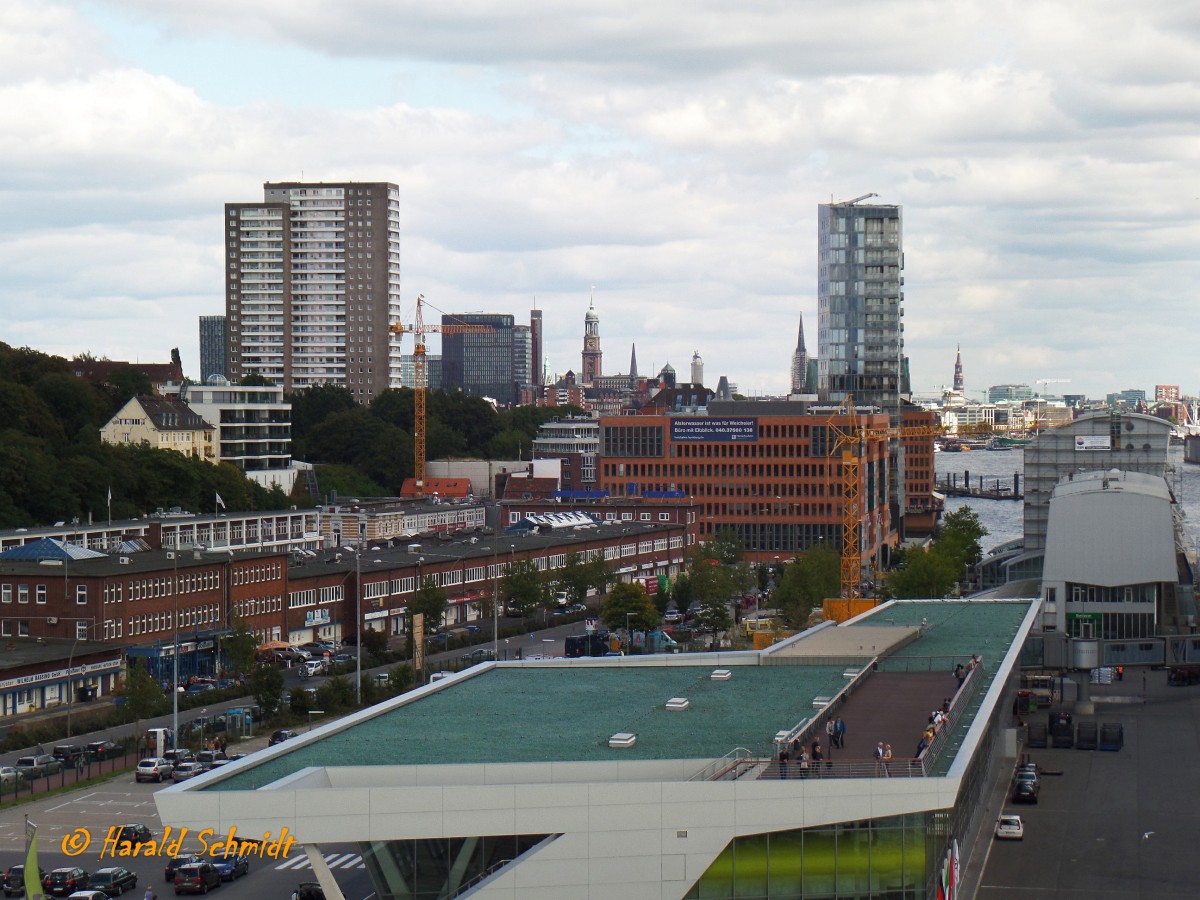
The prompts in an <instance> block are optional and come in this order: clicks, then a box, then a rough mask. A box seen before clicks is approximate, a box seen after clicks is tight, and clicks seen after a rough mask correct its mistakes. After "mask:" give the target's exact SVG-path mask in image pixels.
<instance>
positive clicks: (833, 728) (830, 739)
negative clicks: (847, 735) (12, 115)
mask: <svg viewBox="0 0 1200 900" xmlns="http://www.w3.org/2000/svg"><path fill="white" fill-rule="evenodd" d="M825 737H826V738H827V740H826V743H827V744H828V745H829V749H830V750H832V749H833V748H834V747H836V746H837V725H836V723H835V722H834V720H833V717H832V716H831V717H830V718H828V719H826V720H825Z"/></svg>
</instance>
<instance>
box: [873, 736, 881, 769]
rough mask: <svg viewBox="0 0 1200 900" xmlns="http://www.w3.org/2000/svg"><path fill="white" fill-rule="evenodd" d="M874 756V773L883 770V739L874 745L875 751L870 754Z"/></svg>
mask: <svg viewBox="0 0 1200 900" xmlns="http://www.w3.org/2000/svg"><path fill="white" fill-rule="evenodd" d="M871 755H872V756H874V757H875V774H876V775H878V774H880V773H881V772H883V741H880V742H879V743H878V744H876V745H875V752H874V753H873V754H871Z"/></svg>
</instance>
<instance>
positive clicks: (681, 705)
mask: <svg viewBox="0 0 1200 900" xmlns="http://www.w3.org/2000/svg"><path fill="white" fill-rule="evenodd" d="M690 705H691V704H689V703H688V698H687V697H672V698H671V699H670V700H668V701H667V709H687V708H688V706H690Z"/></svg>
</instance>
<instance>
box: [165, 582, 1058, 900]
mask: <svg viewBox="0 0 1200 900" xmlns="http://www.w3.org/2000/svg"><path fill="white" fill-rule="evenodd" d="M1039 605H1040V604H1039V602H1038V601H1037V600H1036V599H1033V600H1010V601H895V602H892V603H889V604H887V605H885V606H882V607H879V608H877V609H875V610H872V611H871V613H869V614H867V615H864V616H862V617H859V619H856V620H853V621H851V622H848V623H845V624H843V625H837V624H835V623H833V622H827V623H824V624H822V625H820V626H817V627H816V628H813V629H810V630H809V631H806V632H804V633H802V634H800V635H797V636H796V637H794V638H790V639H788V640H787V641H784V642H782V643H780V644H777V645H775V646H774V647H772V648H770V649H769V650H766V651H760V652H735V653H700V654H681V655H674V656H670V655H668V656H643V657H637V656H634V657H616V658H600V659H580V660H550V659H546V660H536V661H535V660H526V661H522V662H512V663H508V662H502V663H485V664H482V665H478V666H474V667H472V668H470V669H467V670H465V671H463V672H461V673H460V674H458V675H456V676H454V677H451V678H449V679H446V680H444V681H437V682H433V683H431V684H429V685H427V686H425V687H421V688H418V689H416V690H414V691H410V692H408V693H406V694H402V695H400V696H398V697H396V698H394V699H392V700H389V701H386V702H384V703H381V704H379V705H377V706H374V707H371V708H369V709H366V710H364V711H362V712H360V713H357V714H354V715H351V716H348V717H346V718H344V719H340V720H337V721H334V722H331V723H329V724H327V725H325V726H324V727H322V728H320V729H317V730H314V731H313V732H311V733H309V734H305V735H301V736H300V737H298V738H295V739H292V740H289V741H287V742H286V743H283V744H280V745H277V746H275V747H272V748H267V749H266V750H263V751H260V752H258V753H255V754H253V755H252V756H249V757H246V758H245V759H243V760H239V761H237V762H234V763H232V764H230V765H228V766H225V767H223V768H221V769H219V770H214V771H212V772H209V773H206V774H204V775H201V776H199V777H197V778H195V779H192V780H190V781H187V782H184V783H182V784H179V785H176V786H174V787H171V788H167V789H165V790H162V791H159V792H158V793H156V794H155V801H156V803H157V805H158V809H159V813H160V815H161V817H162V822H163V824H164V825H171V826H174V827H187V828H189V829H193V830H195V829H202V828H214V829H217V830H218V831H220V832H227V831H228V830H229V829H230V828H231V827H233V826H236V827H237V829H238V833H239V834H241V835H244V836H259V835H262V834H265V833H267V832H270V833H271V834H272V835H273V836H278V835H279V834H280V833H281V831H282V829H284V828H286V829H287V830H288V832H289V833H291V834H294V835H295V836H296V838H297V841H298V842H299V844H300V845H301V846H302V847H303V851H304V852H305V853H306V854H307V856H308V859H309V860H310V861H311V863H312V866H313V871H314V873H315V875H316V878H317V880H319V881H320V882H321V885H322V887H323V888H324V890H325V896H326V897H327V898H330V900H341V897H342V894H341V891H340V889H339V887H338V885H337V881H336V879H335V878H334V876H333V872H332V871H331V869H330V867H329V861H328V860H327V859H326V857H325V854H324V853H323V852H322V845H323V844H344V843H347V842H353V843H356V844H357V845H358V849H359V852H360V853H361V855H362V858H363V862H364V863H365V865H366V868H367V871H368V873H369V874H370V876H371V878H372V881H373V885H374V889H375V893H376V895H377V896H378V897H379V898H380V900H418V898H422V900H423V898H432V897H454V896H465V895H467V894H470V895H471V896H477V897H479V898H505V900H516V898H521V900H530V898H534V900H541V898H545V900H550V898H554V900H569V898H581V900H582V898H588V900H595V898H608V897H612V898H621V900H638V898H656V900H664V898H689V900H692V898H694V900H701V898H733V897H761V898H783V897H801V896H814V897H815V896H820V897H838V898H841V897H856V898H860V897H861V898H870V897H879V898H884V897H887V898H907V900H933V898H934V897H940V896H943V895H944V894H943V893H942V892H943V891H944V890H946V888H947V887H948V885H947V884H946V879H947V878H948V873H950V872H956V873H957V872H958V871H959V870H960V869H965V866H966V862H967V860H969V859H970V858H971V857H972V856H973V855H974V854H978V853H983V852H985V851H986V843H987V842H989V841H990V829H989V828H988V827H987V826H986V824H983V819H984V818H986V817H987V815H988V812H987V809H986V808H987V805H988V804H987V802H986V798H987V796H988V792H989V789H990V787H991V784H992V783H993V782H994V780H995V779H996V778H1004V777H1007V774H1006V772H1007V770H1006V767H1005V765H1004V761H1005V760H1006V759H1009V760H1010V759H1011V757H1012V755H1013V754H1014V753H1015V752H1016V739H1015V732H1014V730H1013V728H1012V727H1011V724H1012V720H1011V715H1010V709H1011V705H1012V701H1013V698H1014V689H1015V681H1016V679H1015V673H1016V672H1017V667H1018V663H1019V657H1020V652H1021V647H1022V645H1023V643H1024V641H1025V638H1026V636H1027V635H1028V633H1029V631H1030V629H1031V628H1032V626H1033V624H1034V622H1035V620H1036V618H1037V616H1038V607H1039ZM979 653H985V654H986V655H984V656H979V655H977V654H979ZM955 661H958V662H961V663H964V664H965V667H966V676H965V679H964V680H963V681H962V683H961V685H960V686H958V687H957V688H956V687H954V684H955V676H954V675H953V674H952V672H951V670H952V669H953V664H954V663H955ZM943 698H945V699H944V700H943ZM943 703H944V704H945V708H948V710H949V712H948V714H947V718H946V720H945V724H944V726H942V727H940V730H939V731H938V733H937V735H936V736H935V737H934V738H933V740H932V742H931V743H930V744H928V745H927V748H926V749H925V750H923V751H922V750H918V753H919V755H917V756H915V757H914V756H913V755H912V754H913V753H914V751H913V749H912V744H910V743H908V737H909V736H910V735H911V737H912V739H913V742H914V743H915V742H916V738H917V737H918V736H919V735H920V733H921V729H922V728H923V727H925V722H926V717H927V716H928V715H929V713H928V710H929V709H930V707H931V706H932V707H933V708H938V709H941V708H943ZM872 704H874V706H872ZM856 710H857V712H856ZM872 710H875V711H874V712H873V711H872ZM835 714H837V715H844V716H845V717H846V719H847V721H850V722H852V723H854V726H853V727H854V729H855V730H856V731H855V736H854V737H853V738H851V744H850V746H851V747H853V746H855V744H854V741H857V746H858V747H859V750H858V751H857V752H856V753H850V752H847V751H842V752H840V753H837V754H834V756H833V757H832V758H830V759H829V760H828V765H824V766H821V767H820V768H817V767H811V768H809V769H807V770H803V772H804V773H806V774H807V777H802V770H800V769H798V768H786V769H785V767H784V766H783V764H781V762H780V759H779V750H780V749H781V748H782V747H784V746H789V745H792V743H793V742H796V743H797V744H799V743H803V744H804V745H807V743H808V742H809V741H810V740H811V739H813V738H814V737H820V738H822V739H823V737H824V734H825V724H826V720H827V718H828V717H830V716H833V715H835ZM885 719H886V720H887V721H884V720H885ZM887 728H895V729H897V730H896V734H897V735H898V737H896V738H895V740H896V744H897V751H898V752H897V754H896V757H895V759H894V760H893V761H892V762H891V763H888V764H887V766H888V768H887V769H884V768H883V767H882V766H881V765H879V764H877V763H876V762H875V761H874V760H873V759H872V757H871V754H870V744H869V738H871V737H873V736H874V735H876V734H882V733H886V729H887ZM899 736H903V738H904V743H900V740H901V737H899ZM1009 764H1011V763H1009ZM788 765H789V766H790V765H791V764H790V763H789V764H788ZM981 831H982V834H983V837H982V838H981V839H980V842H979V845H975V844H974V837H973V836H974V835H976V834H979V833H981ZM339 855H340V853H339Z"/></svg>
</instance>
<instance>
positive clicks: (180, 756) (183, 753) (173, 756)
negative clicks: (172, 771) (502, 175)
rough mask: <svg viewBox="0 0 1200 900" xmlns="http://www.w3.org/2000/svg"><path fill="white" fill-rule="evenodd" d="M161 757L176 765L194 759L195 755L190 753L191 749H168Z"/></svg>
mask: <svg viewBox="0 0 1200 900" xmlns="http://www.w3.org/2000/svg"><path fill="white" fill-rule="evenodd" d="M163 759H165V760H166V761H167V762H169V763H170V764H171V765H173V766H177V765H179V764H180V763H185V762H191V761H192V760H193V759H195V756H193V755H192V751H191V750H183V749H180V750H168V751H167V752H166V753H164V754H163Z"/></svg>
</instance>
